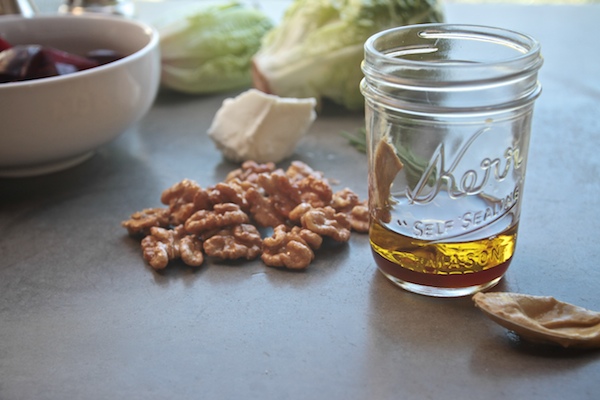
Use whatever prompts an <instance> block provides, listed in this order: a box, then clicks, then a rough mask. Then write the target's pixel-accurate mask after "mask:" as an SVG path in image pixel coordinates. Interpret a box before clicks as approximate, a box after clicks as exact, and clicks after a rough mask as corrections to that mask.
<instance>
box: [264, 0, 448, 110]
mask: <svg viewBox="0 0 600 400" xmlns="http://www.w3.org/2000/svg"><path fill="white" fill-rule="evenodd" d="M442 20H443V14H442V11H441V7H440V4H439V3H438V0H294V1H293V2H292V3H291V5H290V7H289V8H288V9H287V10H286V12H285V14H284V16H283V19H282V21H281V22H280V23H279V25H277V26H276V27H275V28H273V29H272V30H270V31H269V32H268V33H267V34H266V35H265V36H264V37H263V38H262V43H261V47H260V50H259V51H258V52H257V53H256V54H255V55H254V57H253V60H252V69H253V71H252V72H253V82H254V86H255V87H256V88H258V89H260V90H262V91H264V92H267V93H272V94H275V95H278V96H282V97H296V98H306V97H314V98H316V99H318V100H322V99H329V100H330V101H333V102H334V103H338V104H341V105H343V106H344V107H346V108H348V109H350V110H359V109H361V108H362V107H363V104H364V99H363V97H362V95H361V93H360V90H359V84H360V80H361V79H362V76H363V75H362V71H361V69H360V63H361V61H362V59H363V51H364V50H363V45H364V43H365V41H366V40H367V39H368V38H369V37H370V36H371V35H373V34H375V33H377V32H379V31H382V30H385V29H388V28H392V27H397V26H403V25H412V24H420V23H429V22H442Z"/></svg>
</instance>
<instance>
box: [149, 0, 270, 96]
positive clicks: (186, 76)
mask: <svg viewBox="0 0 600 400" xmlns="http://www.w3.org/2000/svg"><path fill="white" fill-rule="evenodd" d="M272 27H273V23H272V22H271V20H270V19H269V18H268V17H267V16H266V15H265V14H264V13H262V12H261V11H260V10H258V9H255V8H253V7H248V6H245V5H243V4H241V3H238V2H230V3H223V4H220V5H214V6H206V7H202V8H199V9H198V10H197V11H195V12H191V13H189V14H186V15H184V16H183V17H182V18H181V19H178V20H175V21H173V22H172V23H171V24H169V25H167V26H165V27H163V28H162V29H161V30H160V51H161V83H162V85H163V86H164V87H167V88H170V89H173V90H175V91H179V92H185V93H190V94H209V93H218V92H224V91H230V90H235V89H241V88H247V87H249V86H250V85H251V84H252V77H251V66H250V65H251V59H252V56H253V55H254V54H255V53H256V52H257V51H258V49H259V47H260V41H261V39H262V37H263V36H264V35H265V33H266V32H267V31H269V30H270V29H271V28H272Z"/></svg>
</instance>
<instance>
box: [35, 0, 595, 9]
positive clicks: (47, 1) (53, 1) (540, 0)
mask: <svg viewBox="0 0 600 400" xmlns="http://www.w3.org/2000/svg"><path fill="white" fill-rule="evenodd" d="M32 1H33V2H34V3H35V4H36V6H37V7H38V9H39V10H40V12H54V11H56V10H58V7H59V6H60V5H61V4H62V3H63V1H64V0H32ZM168 2H172V3H182V2H187V3H191V2H192V1H190V0H133V3H142V4H143V3H146V4H147V3H168ZM203 2H204V3H210V2H212V3H214V2H215V1H214V0H194V1H193V3H197V4H199V3H203ZM286 2H287V1H286V0H271V1H269V2H268V3H286ZM445 2H446V3H520V4H585V3H600V0H445ZM256 3H264V2H261V1H260V0H256Z"/></svg>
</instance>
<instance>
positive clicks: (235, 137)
mask: <svg viewBox="0 0 600 400" xmlns="http://www.w3.org/2000/svg"><path fill="white" fill-rule="evenodd" d="M316 104H317V101H316V99H314V98H307V99H296V98H284V97H279V96H275V95H270V94H266V93H263V92H261V91H259V90H256V89H250V90H248V91H246V92H243V93H241V94H240V95H239V96H237V97H235V98H229V99H226V100H225V101H223V104H222V106H221V108H220V109H219V110H218V111H217V113H216V115H215V118H214V119H213V121H212V125H211V127H210V128H209V130H208V135H209V136H210V137H211V139H212V140H213V141H214V142H215V144H216V145H217V148H218V149H219V150H221V151H222V152H223V155H224V156H225V158H227V159H229V160H231V161H234V162H242V161H246V160H254V161H256V162H260V163H265V162H275V163H276V162H279V161H281V160H283V159H285V158H286V157H289V156H290V155H292V153H293V152H294V150H295V148H296V145H297V144H298V142H299V141H300V139H302V137H303V136H304V135H305V134H306V132H307V131H308V129H309V128H310V126H311V125H312V123H313V122H314V120H315V119H316V116H317V114H316V112H315V106H316Z"/></svg>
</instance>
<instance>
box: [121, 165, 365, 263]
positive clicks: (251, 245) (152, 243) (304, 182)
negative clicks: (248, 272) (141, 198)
mask: <svg viewBox="0 0 600 400" xmlns="http://www.w3.org/2000/svg"><path fill="white" fill-rule="evenodd" d="M160 200H161V202H162V203H163V204H164V205H165V206H166V207H160V208H148V209H145V210H142V211H139V212H136V213H134V214H133V215H131V218H130V219H128V220H127V221H123V223H122V225H123V227H125V228H127V230H128V232H129V234H130V235H132V236H143V239H142V241H141V244H142V250H143V256H144V259H145V260H146V261H147V262H148V263H149V264H150V265H151V266H152V267H153V268H155V269H163V268H165V267H166V266H167V265H168V263H169V261H171V260H175V259H181V260H182V261H183V262H184V263H185V264H187V265H189V266H194V267H197V266H200V265H202V263H203V262H204V258H205V257H206V256H208V257H216V258H218V259H222V260H236V259H247V260H252V259H256V258H258V257H261V259H262V261H263V262H264V263H265V264H266V265H267V266H270V267H285V268H291V269H303V268H306V267H307V266H308V265H309V264H310V263H311V262H312V260H313V259H314V257H315V253H314V252H315V250H317V249H319V247H320V246H321V244H322V242H323V238H324V237H330V238H332V239H333V240H335V241H337V242H346V241H348V240H349V239H350V232H351V231H352V230H354V231H357V232H367V231H368V227H369V226H368V225H369V214H368V209H367V205H366V202H364V201H361V200H360V199H359V197H358V196H357V195H356V194H355V193H354V192H352V191H351V190H350V189H348V188H346V189H343V190H340V191H338V192H335V193H334V192H333V190H332V188H331V186H330V184H329V182H328V181H327V179H325V177H324V176H323V174H322V173H321V172H318V171H315V170H313V169H312V168H310V167H309V166H308V165H306V164H305V163H303V162H300V161H294V162H292V163H291V165H290V167H289V168H288V169H287V170H285V171H284V170H282V169H276V167H275V164H273V163H266V164H257V163H256V162H253V161H246V162H245V163H244V164H242V166H241V168H239V169H236V170H234V171H232V172H231V173H229V175H228V176H227V178H226V179H225V181H224V182H220V183H218V184H216V185H214V186H212V187H208V188H202V187H200V186H199V185H198V184H197V183H196V182H194V181H192V180H189V179H184V180H183V181H181V182H179V183H177V184H175V185H173V186H172V187H170V188H168V189H167V190H165V191H164V192H163V193H162V196H161V199H160ZM258 228H273V234H272V235H271V236H268V237H265V238H262V237H261V234H260V232H259V230H258Z"/></svg>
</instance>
